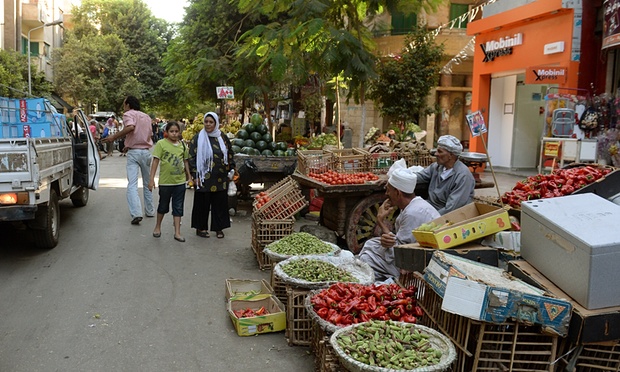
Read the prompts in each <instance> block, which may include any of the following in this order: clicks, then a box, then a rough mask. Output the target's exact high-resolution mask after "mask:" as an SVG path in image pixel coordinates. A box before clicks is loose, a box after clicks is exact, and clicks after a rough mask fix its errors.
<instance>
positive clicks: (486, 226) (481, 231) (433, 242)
mask: <svg viewBox="0 0 620 372" xmlns="http://www.w3.org/2000/svg"><path fill="white" fill-rule="evenodd" d="M447 221H449V222H451V224H450V225H449V226H445V227H442V228H440V229H438V230H435V231H418V230H414V231H413V236H415V238H416V240H417V241H418V243H419V244H420V245H421V246H423V247H431V248H439V249H444V248H451V247H455V246H457V245H461V244H463V243H467V242H471V241H473V240H476V239H480V238H483V237H485V236H488V235H491V234H494V233H496V232H498V231H502V230H508V229H510V220H509V216H508V211H506V210H505V209H503V208H500V207H495V206H492V205H488V204H482V203H470V204H467V205H466V206H464V207H461V208H459V209H456V210H453V211H452V212H450V213H447V214H445V215H443V216H441V217H439V218H437V219H435V220H433V221H432V222H435V223H436V224H438V225H444V224H446V222H447Z"/></svg>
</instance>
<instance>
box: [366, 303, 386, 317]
mask: <svg viewBox="0 0 620 372" xmlns="http://www.w3.org/2000/svg"><path fill="white" fill-rule="evenodd" d="M386 313H387V308H386V307H385V306H377V310H375V311H373V312H372V313H370V316H371V317H372V318H373V319H379V318H380V317H381V316H383V315H385V314H386Z"/></svg>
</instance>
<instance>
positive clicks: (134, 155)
mask: <svg viewBox="0 0 620 372" xmlns="http://www.w3.org/2000/svg"><path fill="white" fill-rule="evenodd" d="M123 109H124V110H125V113H124V114H123V124H124V125H125V128H123V130H122V131H120V132H118V133H115V134H114V135H111V136H109V137H108V138H106V139H105V140H104V141H105V142H112V143H114V141H115V140H116V139H118V138H122V137H125V136H126V139H125V147H126V151H127V181H128V182H129V183H128V185H127V204H128V205H129V213H130V214H131V218H132V220H131V224H132V225H138V224H140V221H142V216H143V213H142V205H141V203H140V195H139V193H138V174H139V173H141V174H142V185H143V186H142V193H143V194H144V212H145V214H146V216H147V217H153V216H155V208H154V206H153V194H152V192H151V191H150V190H149V189H148V187H147V186H148V184H149V179H150V178H149V177H150V174H149V173H150V169H151V152H150V151H149V149H150V148H151V147H153V141H152V139H151V135H152V131H151V118H150V117H149V116H148V115H147V114H145V113H144V112H142V111H140V101H138V99H137V98H136V97H133V96H127V98H125V101H124V102H123Z"/></svg>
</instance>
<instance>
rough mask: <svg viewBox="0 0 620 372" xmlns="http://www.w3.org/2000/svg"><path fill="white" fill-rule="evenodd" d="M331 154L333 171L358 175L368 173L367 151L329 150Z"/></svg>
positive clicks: (354, 149)
mask: <svg viewBox="0 0 620 372" xmlns="http://www.w3.org/2000/svg"><path fill="white" fill-rule="evenodd" d="M329 152H330V153H332V154H333V168H332V170H333V171H336V172H339V173H358V172H368V157H369V156H370V154H369V153H368V151H366V150H363V149H359V148H352V149H336V150H330V151H329Z"/></svg>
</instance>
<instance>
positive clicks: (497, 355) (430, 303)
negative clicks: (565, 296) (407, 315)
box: [414, 273, 558, 372]
mask: <svg viewBox="0 0 620 372" xmlns="http://www.w3.org/2000/svg"><path fill="white" fill-rule="evenodd" d="M414 275H416V277H417V278H416V282H417V283H420V287H421V288H424V289H423V291H421V292H419V295H420V296H421V300H420V301H419V302H418V304H419V305H420V307H422V309H423V310H424V313H425V314H424V317H423V320H422V321H421V322H420V323H421V324H423V325H426V326H428V327H431V328H433V329H436V330H438V331H440V332H441V333H443V334H444V335H446V336H447V337H448V338H449V339H450V340H451V341H452V342H453V343H454V346H455V347H456V352H457V358H456V360H455V361H454V364H453V365H452V370H453V371H455V372H459V371H462V372H469V371H506V372H511V371H554V370H555V360H556V355H557V349H558V336H557V335H550V334H545V333H542V332H541V327H540V326H526V325H523V324H520V323H517V322H506V323H502V324H494V323H487V322H481V321H477V320H473V319H469V318H465V317H464V316H461V315H457V314H452V313H448V312H446V311H443V310H441V303H442V301H443V299H442V298H441V296H439V295H438V294H437V293H436V292H435V291H434V290H433V289H432V288H431V287H430V286H429V285H428V284H427V283H426V282H425V281H424V279H421V276H420V274H417V273H416V274H414ZM419 290H420V288H419Z"/></svg>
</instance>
